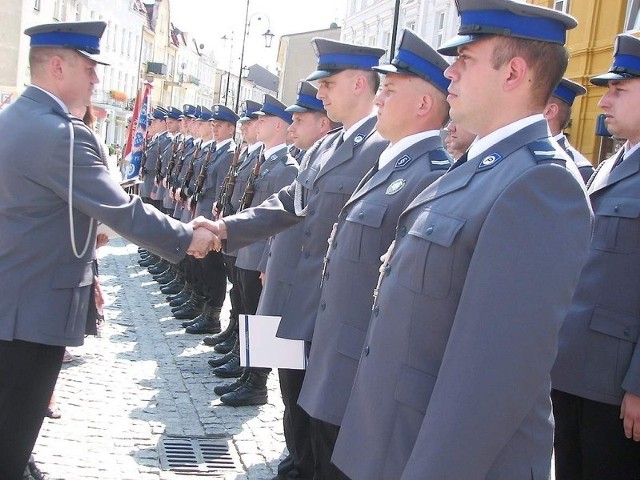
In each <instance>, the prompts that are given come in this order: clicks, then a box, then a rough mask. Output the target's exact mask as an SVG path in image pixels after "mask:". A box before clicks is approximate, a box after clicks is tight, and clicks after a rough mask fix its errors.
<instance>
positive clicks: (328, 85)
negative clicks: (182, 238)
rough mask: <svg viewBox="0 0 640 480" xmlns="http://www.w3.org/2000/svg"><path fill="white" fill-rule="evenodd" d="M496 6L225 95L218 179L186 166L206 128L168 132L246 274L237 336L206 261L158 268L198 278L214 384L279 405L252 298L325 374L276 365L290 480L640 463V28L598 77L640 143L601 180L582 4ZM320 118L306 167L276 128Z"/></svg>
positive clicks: (585, 473)
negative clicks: (291, 88)
mask: <svg viewBox="0 0 640 480" xmlns="http://www.w3.org/2000/svg"><path fill="white" fill-rule="evenodd" d="M488 3H490V5H488V4H487V2H480V1H477V0H460V1H459V2H458V9H459V12H460V16H461V26H460V32H459V35H458V37H456V38H454V39H453V40H451V41H450V42H448V43H447V44H445V45H444V46H443V47H441V48H440V49H438V52H440V53H438V52H437V51H435V50H434V49H433V48H431V47H430V46H429V45H428V44H427V43H426V42H424V41H423V40H422V39H420V38H419V37H418V36H417V35H415V34H414V33H412V32H410V31H404V32H403V33H402V36H401V39H400V42H399V48H398V50H397V52H396V54H395V56H394V58H393V60H392V61H391V63H390V64H389V65H379V63H378V62H379V59H380V58H381V57H382V55H383V54H384V51H383V50H381V49H376V48H371V47H362V46H356V45H351V44H346V43H341V42H335V41H332V40H326V39H314V40H313V41H312V43H313V47H314V50H315V52H316V55H317V57H318V66H317V70H316V71H315V72H313V73H311V74H310V75H309V77H308V78H307V79H306V81H304V82H301V84H300V87H299V91H298V97H297V100H296V104H295V105H293V106H291V107H289V108H285V106H284V105H282V104H280V103H279V102H278V101H277V100H275V99H273V98H271V97H268V96H267V97H265V102H264V104H263V105H262V106H259V105H256V106H255V107H256V109H257V108H259V110H258V111H257V112H256V113H255V116H252V112H251V104H249V105H247V106H246V108H245V110H244V111H243V112H242V113H241V115H242V116H241V118H240V119H238V118H237V117H236V116H235V114H234V113H233V112H231V111H229V110H228V109H226V108H225V107H222V106H214V108H213V112H212V115H213V117H212V121H213V124H214V127H213V132H214V140H215V142H216V144H215V145H216V147H215V150H216V153H215V154H214V155H215V156H216V157H217V155H218V153H217V152H218V148H221V149H223V151H224V153H220V155H226V157H220V158H226V160H225V161H222V162H220V163H219V165H220V168H221V169H220V173H217V174H215V173H213V174H211V175H212V177H213V178H214V179H215V181H213V182H209V181H208V177H207V179H204V180H203V181H202V182H201V185H200V187H199V186H198V182H195V183H193V182H192V184H190V183H189V182H190V181H191V180H190V176H189V172H190V171H197V170H198V168H200V171H204V170H206V168H205V167H203V166H204V165H206V164H207V162H206V161H205V162H204V163H198V160H197V157H198V155H195V154H194V155H193V158H192V160H191V161H189V157H188V152H189V150H188V149H189V148H191V149H192V151H194V152H196V153H197V152H198V150H199V147H198V142H195V143H194V144H193V146H191V147H182V146H181V144H182V142H187V140H184V137H182V135H177V136H176V137H174V141H173V142H172V141H171V140H170V139H169V138H165V140H164V146H161V147H159V148H158V149H157V150H154V149H153V145H154V144H159V143H160V138H161V137H162V135H156V137H154V140H152V142H151V146H150V148H149V152H148V154H147V162H149V158H150V156H156V157H157V159H156V163H155V171H156V172H157V175H156V181H155V186H152V184H151V183H149V184H148V187H147V188H148V189H147V190H146V191H147V192H149V196H150V197H151V199H152V200H151V201H156V202H159V201H160V200H161V199H162V200H164V202H163V204H162V208H164V209H169V211H170V212H171V211H172V212H173V215H176V216H177V215H183V218H186V219H189V218H191V217H190V216H188V214H187V217H184V215H185V214H184V212H185V210H186V211H187V212H188V210H189V207H190V206H191V208H193V203H194V199H195V200H197V205H196V214H203V215H204V216H205V217H206V219H202V218H201V219H197V220H196V226H197V227H198V228H207V229H209V230H210V231H211V232H213V233H215V234H216V235H217V236H218V237H219V238H220V240H221V241H222V242H223V246H224V248H223V252H224V253H218V252H211V253H209V254H208V256H207V258H209V256H219V260H218V262H219V263H220V264H222V265H224V266H226V268H227V272H226V273H227V277H228V279H229V280H230V281H231V283H232V285H233V288H232V290H231V304H232V313H231V318H230V320H229V324H228V325H229V326H228V328H227V329H225V331H223V332H220V330H221V327H220V322H219V312H220V306H221V302H222V299H223V297H224V294H223V293H220V295H218V296H214V295H213V294H212V293H211V291H209V292H207V291H206V289H204V290H201V291H199V290H198V286H197V285H198V283H199V281H198V280H197V279H195V278H194V276H193V274H192V273H189V272H190V271H192V270H196V269H195V268H194V269H192V268H191V267H186V268H184V267H180V268H178V269H177V271H175V272H172V273H167V272H168V271H170V270H167V272H162V270H163V268H164V267H166V268H168V269H171V268H174V270H176V269H175V267H169V266H168V265H165V266H164V267H163V266H160V267H158V268H156V269H155V271H156V273H158V274H161V276H160V277H158V278H159V280H162V281H164V282H165V283H166V285H167V286H166V287H164V288H165V290H166V292H167V293H169V292H171V291H173V290H174V289H175V291H176V292H177V291H178V290H180V292H179V293H176V294H175V295H174V296H173V297H170V298H171V300H172V301H173V302H174V303H175V305H176V306H175V309H174V314H175V315H176V317H178V318H185V319H186V320H187V321H186V322H185V323H184V325H185V326H186V328H187V332H191V333H212V334H213V335H212V336H209V337H205V343H207V344H209V345H213V346H214V347H215V348H216V350H217V351H219V352H222V353H224V352H228V353H227V354H226V355H225V356H223V357H218V358H215V359H212V360H210V364H211V365H212V366H214V367H216V368H215V369H214V373H216V374H217V375H219V376H223V377H236V378H238V377H239V378H238V380H236V381H235V382H233V383H231V384H229V385H224V386H219V387H216V393H218V394H221V400H222V403H224V404H227V405H233V406H240V405H249V404H261V403H265V402H266V401H267V396H266V395H267V393H266V386H265V384H266V376H267V375H268V373H269V370H267V369H256V368H249V369H242V368H241V367H240V366H239V356H238V342H237V333H234V331H237V321H238V320H237V316H238V314H243V313H259V314H265V315H277V316H280V317H281V323H280V327H279V329H278V332H277V335H278V336H280V337H282V338H289V339H298V340H304V341H305V342H306V343H307V346H308V355H309V357H308V367H307V369H306V370H305V371H301V370H286V369H281V370H280V371H279V372H278V374H279V379H280V387H281V392H282V396H283V401H284V405H285V413H284V419H283V421H284V431H285V438H286V442H287V447H288V452H289V454H288V456H287V457H286V458H285V459H284V460H283V461H282V462H281V463H280V465H279V467H278V474H277V475H276V477H275V478H277V479H283V478H314V479H340V478H353V479H375V478H381V479H400V478H402V479H424V478H429V479H431V478H433V479H465V480H466V479H498V478H505V479H507V478H508V479H516V478H533V479H548V478H550V464H551V454H552V450H553V446H554V445H555V459H556V478H557V479H573V478H576V479H577V478H584V479H608V478H611V479H614V478H615V479H618V478H620V479H636V478H639V476H640V449H639V447H638V445H639V444H638V443H637V442H638V441H640V388H639V387H640V377H638V376H637V375H636V373H637V371H636V370H637V368H640V367H639V366H638V362H640V354H638V353H637V351H636V345H637V340H638V333H639V332H640V317H639V313H640V304H639V303H638V296H637V287H638V284H639V283H640V282H639V280H640V279H639V278H638V271H640V269H638V268H637V267H638V265H637V261H638V257H637V253H638V247H639V243H640V227H639V226H640V223H639V221H640V219H639V217H640V210H639V209H638V208H637V206H638V205H639V203H638V202H639V201H640V200H639V199H638V195H637V192H635V193H634V192H633V186H634V185H635V184H636V183H637V181H638V171H639V167H640V157H638V154H634V152H635V151H636V147H635V146H634V145H635V142H634V138H637V137H640V131H639V130H638V127H637V125H638V123H636V122H635V117H633V115H631V114H629V113H627V112H628V111H629V110H634V107H633V106H634V105H637V104H640V89H636V88H638V87H635V86H636V84H638V83H640V78H639V77H640V68H638V65H639V64H640V41H638V40H637V39H635V38H633V37H629V36H626V35H621V36H619V37H618V38H617V40H616V49H615V56H614V62H613V65H612V67H611V70H610V73H608V74H605V75H601V76H599V77H596V78H594V79H593V80H592V82H593V83H594V84H596V85H601V86H605V87H608V88H609V92H608V93H607V94H605V96H604V97H603V99H602V100H601V106H602V108H603V109H604V111H605V114H606V119H607V127H608V128H609V129H610V131H611V132H612V133H613V134H614V135H616V136H618V137H619V138H622V139H626V140H627V143H626V145H625V147H624V148H623V149H622V150H621V152H619V153H618V154H616V158H614V159H611V160H607V161H605V162H603V163H602V164H601V165H600V167H599V168H598V171H597V172H596V173H595V174H594V168H593V166H592V165H591V163H590V162H589V161H588V160H586V159H585V158H584V157H583V156H582V155H581V154H580V153H579V152H578V151H576V150H575V149H574V148H573V147H571V145H569V143H568V141H567V138H566V137H565V136H564V135H563V133H562V131H563V129H565V128H566V127H567V125H568V123H569V121H570V119H571V106H572V104H573V101H574V99H575V98H576V96H578V95H583V94H584V93H586V90H585V88H584V87H583V86H581V85H578V84H576V83H574V82H572V81H570V80H568V79H565V78H562V75H563V74H564V71H565V69H566V65H567V58H568V57H567V54H566V50H565V49H564V39H565V34H566V30H567V29H569V28H574V27H575V26H576V22H575V20H574V19H573V18H572V17H570V16H567V15H564V14H562V13H559V12H556V11H553V10H549V9H545V8H541V7H536V6H531V5H523V4H520V3H518V2H512V1H510V0H491V1H490V2H488ZM532 25H534V27H532ZM541 52H543V53H541ZM441 54H443V55H452V56H457V59H456V61H455V62H454V63H453V64H451V65H450V64H449V63H448V62H447V61H446V60H445V58H444V57H442V56H441ZM379 73H381V74H383V75H384V79H383V81H382V85H381V86H380V84H379V77H378V74H379ZM310 81H314V82H317V90H316V87H314V86H312V85H311V84H310V83H308V82H310ZM629 85H632V86H633V88H631V87H630V86H629ZM631 91H633V93H632V94H630V93H628V92H631ZM623 92H624V93H623ZM632 98H633V101H632V100H631V99H632ZM632 102H637V103H636V104H634V103H632ZM190 110H193V109H192V107H190V106H185V108H184V109H183V110H182V111H178V110H176V109H169V110H168V111H167V112H166V116H167V117H168V118H167V120H166V122H167V127H168V130H170V131H171V130H172V129H173V133H176V132H177V130H176V129H177V128H178V125H180V122H182V125H183V126H184V125H185V124H186V123H187V122H194V123H195V124H196V125H197V124H199V123H203V121H204V122H207V121H208V120H209V118H207V116H208V110H207V109H204V108H200V109H195V112H193V114H195V116H196V117H204V118H200V120H186V121H185V119H187V118H188V117H189V116H190V115H192V114H191V113H190ZM287 110H288V111H289V112H292V115H293V117H292V119H289V120H288V119H287V118H285V117H284V116H283V112H286V111H287ZM310 114H312V115H314V116H315V117H314V118H316V119H323V120H327V121H328V123H327V124H326V125H325V128H324V129H316V130H315V132H316V135H315V136H309V137H307V138H306V139H305V141H300V137H296V136H295V135H294V138H293V143H294V147H295V148H296V149H298V150H297V151H299V152H300V156H299V157H298V158H297V161H294V159H293V156H291V155H287V146H286V134H285V133H284V131H283V132H281V136H280V137H278V138H279V140H271V137H269V136H268V134H267V133H266V132H268V131H270V130H268V129H267V127H266V126H263V125H264V124H263V123H262V122H264V121H265V119H267V118H269V117H270V116H272V117H276V118H277V119H278V121H280V122H282V126H283V128H285V127H286V124H291V126H290V127H289V129H290V130H291V131H292V132H296V124H297V123H299V124H303V123H304V121H305V120H304V119H305V118H306V117H305V116H307V115H310ZM159 115H162V112H160V114H159ZM181 117H182V118H183V120H179V118H181ZM450 118H453V121H454V122H455V124H456V130H457V133H458V134H461V133H462V132H463V131H464V130H468V131H469V132H472V135H471V136H470V139H469V142H468V143H467V144H465V145H462V146H461V147H458V150H459V154H454V156H453V157H452V156H451V155H450V154H449V153H448V152H447V151H446V149H445V145H444V144H443V141H442V137H441V135H440V132H441V130H442V129H443V128H445V126H446V125H447V123H448V121H449V119H450ZM329 119H330V120H329ZM236 120H239V121H240V125H241V127H240V128H241V129H242V133H243V138H244V141H245V142H246V144H247V146H246V148H245V149H244V150H243V153H241V154H240V159H238V158H237V153H236V159H234V158H233V157H234V153H233V152H234V147H233V144H231V143H230V142H231V140H230V138H231V136H232V134H233V132H232V130H233V124H235V121H236ZM216 122H228V123H229V130H228V133H227V135H228V136H227V137H221V136H218V137H216V133H215V132H216V127H215V124H216ZM252 122H257V135H256V136H255V137H254V136H253V134H252V133H251V125H252ZM291 122H293V123H291ZM331 122H339V123H341V124H342V126H341V127H338V128H335V129H331V128H332V127H333V126H334V125H331ZM450 133H451V132H450ZM164 135H166V137H169V135H168V134H164ZM476 137H477V138H476ZM175 138H177V142H176V140H175ZM204 138H205V137H203V140H204ZM226 139H229V142H228V143H225V140H226ZM256 142H262V146H260V147H257V146H256ZM276 143H279V145H278V147H277V148H278V149H280V150H281V151H282V157H281V158H280V159H278V157H277V155H276V152H275V151H274V150H273V148H274V146H275V144H276ZM469 143H470V144H471V145H469ZM185 145H187V143H185ZM183 148H184V150H183ZM260 150H264V151H265V152H266V155H264V159H263V160H262V162H263V163H261V161H260V160H254V162H255V163H251V160H250V158H251V155H252V153H253V152H255V151H260ZM180 151H184V152H186V154H183V155H182V157H183V158H180V161H179V162H176V163H177V165H178V167H175V166H173V167H172V162H171V158H173V157H175V155H176V152H180ZM202 155H203V154H202V152H200V156H202ZM257 156H260V154H257ZM623 157H624V159H625V161H624V162H622V160H621V159H622V158H623ZM269 162H274V164H273V166H272V167H269V166H268V165H270V163H269ZM278 162H279V164H278ZM191 163H193V165H194V166H193V167H192V166H191ZM229 164H231V167H230V168H228V166H229ZM276 164H278V165H276ZM149 165H151V163H149ZM167 165H168V166H167ZM252 165H254V166H259V165H266V166H267V167H266V168H264V167H256V168H255V169H253V170H252ZM618 165H620V166H618ZM276 166H277V167H278V169H279V171H280V172H282V173H281V174H276V173H273V174H272V173H271V172H272V171H273V172H275V171H276ZM180 167H181V168H180ZM614 167H615V168H616V170H615V171H614V170H613V168H614ZM263 168H264V170H263ZM203 169H204V170H203ZM147 170H148V172H151V171H152V170H151V169H149V168H147ZM148 172H147V174H148ZM224 172H226V176H225V175H224V174H223V173H224ZM243 172H244V173H243ZM249 172H251V173H249ZM269 175H273V176H272V177H269ZM167 176H170V177H171V176H173V178H172V179H170V180H169V181H168V182H162V181H161V180H162V179H163V178H166V177H167ZM230 184H232V185H234V187H233V189H232V191H231V193H230V192H229V190H228V186H229V185H230ZM171 185H173V186H174V188H173V190H171ZM193 185H195V186H193ZM218 185H219V187H218ZM201 187H202V188H201ZM209 189H211V190H209ZM254 191H255V192H256V194H257V196H255V197H253V198H252V202H249V203H247V202H246V201H244V200H243V199H246V197H247V192H250V193H251V194H253V192H254ZM202 192H204V196H205V198H206V196H207V195H211V196H210V198H211V200H210V201H209V203H206V204H205V209H204V210H202V209H201V210H198V208H199V206H200V205H202V204H203V203H202V199H199V198H198V196H199V195H202ZM181 193H182V194H183V196H182V197H181V196H180V194H181ZM163 195H164V196H163ZM216 200H217V203H216ZM589 200H590V201H589ZM157 205H158V207H160V204H159V203H158V204H157ZM181 211H182V212H183V213H182V214H181V213H180V212H181ZM594 211H595V223H594ZM592 233H593V237H592ZM267 239H269V240H268V241H267ZM327 242H328V245H329V248H328V250H327ZM207 258H205V259H204V260H203V262H205V264H206V262H208V260H207ZM150 259H152V260H150ZM220 259H221V260H220ZM381 259H382V265H380V262H381ZM154 261H155V259H153V257H144V258H143V260H142V262H143V264H144V263H145V262H146V264H147V265H151V264H152V263H153V262H154ZM211 263H213V262H211ZM218 270H219V271H222V267H219V269H218ZM202 271H203V272H205V273H204V276H208V275H212V274H213V273H212V272H213V271H214V267H213V266H212V265H210V266H205V267H204V268H203V269H202ZM162 275H164V278H162ZM220 279H221V280H220V282H222V284H224V279H223V276H222V274H220ZM263 281H264V284H263ZM202 283H203V284H207V281H203V282H202ZM211 285H213V282H211ZM201 297H204V300H202V299H201ZM180 301H183V302H184V303H183V304H182V306H181V304H180ZM215 302H217V303H215ZM207 305H209V307H207ZM207 311H209V314H208V313H207ZM556 354H557V360H556ZM552 381H553V388H554V390H553V394H552V395H551V387H552ZM551 396H552V397H553V410H554V413H555V422H556V423H555V432H554V423H553V416H552V414H551V411H552V404H551ZM554 433H555V436H554ZM554 442H555V443H554Z"/></svg>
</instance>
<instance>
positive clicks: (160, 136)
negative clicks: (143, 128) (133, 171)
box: [140, 107, 169, 208]
mask: <svg viewBox="0 0 640 480" xmlns="http://www.w3.org/2000/svg"><path fill="white" fill-rule="evenodd" d="M167 116H168V112H167V111H166V110H165V109H164V108H162V107H156V108H154V109H153V112H152V114H151V117H150V118H151V125H149V128H148V131H147V134H148V135H150V136H151V139H150V140H149V142H148V143H147V151H146V153H145V156H146V159H147V161H146V163H145V165H144V167H143V168H142V171H141V172H140V173H141V175H140V177H141V179H142V184H140V196H141V197H142V199H143V200H144V201H146V202H148V203H151V204H152V205H153V206H154V207H156V208H157V207H158V204H157V201H156V200H152V199H151V198H150V197H151V192H152V191H153V186H154V179H155V173H156V165H157V162H158V159H159V157H160V154H161V153H162V150H163V149H164V148H166V146H167V145H168V143H169V135H168V132H167Z"/></svg>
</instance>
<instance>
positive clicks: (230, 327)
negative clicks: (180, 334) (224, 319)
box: [202, 314, 238, 347]
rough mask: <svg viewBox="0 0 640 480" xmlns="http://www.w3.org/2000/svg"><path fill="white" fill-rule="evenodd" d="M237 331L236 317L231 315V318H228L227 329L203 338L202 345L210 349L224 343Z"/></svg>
mask: <svg viewBox="0 0 640 480" xmlns="http://www.w3.org/2000/svg"><path fill="white" fill-rule="evenodd" d="M237 330H238V316H237V315H234V314H231V316H230V317H229V323H228V324H227V327H226V328H225V329H224V330H223V331H222V332H220V333H217V334H216V335H212V336H210V337H204V338H203V339H202V343H204V344H205V345H209V346H210V347H213V346H215V345H218V344H219V343H221V342H223V341H225V340H226V339H227V338H229V337H230V336H231V335H232V334H233V333H234V332H235V331H237Z"/></svg>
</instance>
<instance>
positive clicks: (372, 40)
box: [367, 35, 376, 47]
mask: <svg viewBox="0 0 640 480" xmlns="http://www.w3.org/2000/svg"><path fill="white" fill-rule="evenodd" d="M367 45H369V46H370V47H375V46H376V36H375V35H371V36H370V37H369V41H368V42H367Z"/></svg>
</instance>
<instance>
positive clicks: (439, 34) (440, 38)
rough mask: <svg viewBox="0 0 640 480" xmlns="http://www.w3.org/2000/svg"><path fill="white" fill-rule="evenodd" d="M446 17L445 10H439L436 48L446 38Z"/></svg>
mask: <svg viewBox="0 0 640 480" xmlns="http://www.w3.org/2000/svg"><path fill="white" fill-rule="evenodd" d="M444 19H445V12H444V11H442V12H439V13H438V14H437V22H436V38H435V44H436V48H438V47H439V46H440V45H442V41H443V40H444Z"/></svg>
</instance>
